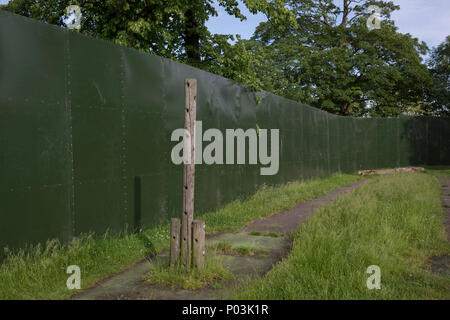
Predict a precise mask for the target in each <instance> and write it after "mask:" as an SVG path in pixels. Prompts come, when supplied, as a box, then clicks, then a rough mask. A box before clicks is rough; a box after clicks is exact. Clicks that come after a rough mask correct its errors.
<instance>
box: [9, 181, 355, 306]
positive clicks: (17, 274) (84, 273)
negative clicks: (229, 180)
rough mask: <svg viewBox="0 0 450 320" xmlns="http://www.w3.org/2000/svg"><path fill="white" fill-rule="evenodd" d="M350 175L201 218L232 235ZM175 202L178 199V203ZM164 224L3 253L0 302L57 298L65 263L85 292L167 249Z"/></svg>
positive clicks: (277, 190) (62, 290)
mask: <svg viewBox="0 0 450 320" xmlns="http://www.w3.org/2000/svg"><path fill="white" fill-rule="evenodd" d="M358 179H359V177H358V176H356V175H342V174H336V175H333V176H331V177H328V178H326V179H315V180H309V181H305V182H301V183H300V182H292V183H288V184H286V185H282V186H279V187H263V188H261V189H260V190H259V191H258V192H257V193H256V194H255V195H253V196H252V197H250V198H249V199H247V200H238V201H234V202H232V203H231V204H229V205H227V206H225V207H223V208H221V209H219V210H218V211H217V212H210V213H207V214H205V215H203V216H202V217H201V219H203V220H205V221H206V225H207V232H208V233H209V234H211V233H214V232H218V231H235V230H238V229H240V228H242V227H244V226H245V225H246V224H248V223H250V222H251V221H253V220H255V219H258V218H261V217H265V216H268V215H270V214H271V213H273V212H277V211H281V210H286V209H289V208H291V207H292V206H294V205H295V204H296V203H298V202H301V201H306V200H310V199H312V198H314V197H315V196H317V195H322V194H326V193H328V192H330V191H331V190H333V189H335V188H337V187H340V186H343V185H348V184H351V183H352V182H354V181H356V180H358ZM180 201H181V199H180ZM169 232H170V231H169V226H168V225H163V226H159V227H156V228H152V229H149V230H146V231H144V232H143V233H140V234H127V235H112V234H106V235H104V236H100V237H99V236H95V237H94V236H93V235H82V236H80V237H78V238H75V239H73V241H72V242H71V243H69V244H66V245H62V244H60V243H59V242H58V241H55V240H52V241H49V242H48V243H47V244H46V245H44V246H35V247H29V248H26V249H25V250H20V251H11V252H7V257H6V258H5V259H4V261H3V263H2V264H1V265H0V299H61V298H67V297H70V296H71V295H72V294H74V293H76V292H77V291H76V290H68V289H67V288H66V280H67V278H68V276H69V275H68V274H66V269H67V267H68V266H69V265H78V266H79V267H80V269H81V287H82V288H86V287H89V286H91V285H93V284H94V283H95V282H97V281H99V280H101V279H102V278H104V277H107V276H109V275H111V274H114V273H116V272H119V271H121V270H123V269H125V268H127V267H129V266H131V265H132V264H133V263H135V262H136V261H138V260H140V259H143V258H144V257H146V256H147V255H149V254H150V253H152V252H159V251H161V250H162V249H164V248H167V247H168V245H169V236H170V234H169Z"/></svg>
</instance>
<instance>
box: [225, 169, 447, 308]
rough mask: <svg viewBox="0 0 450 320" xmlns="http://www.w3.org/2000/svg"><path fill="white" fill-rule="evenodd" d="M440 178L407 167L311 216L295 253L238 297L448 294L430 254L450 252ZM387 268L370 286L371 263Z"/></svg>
mask: <svg viewBox="0 0 450 320" xmlns="http://www.w3.org/2000/svg"><path fill="white" fill-rule="evenodd" d="M444 214H445V213H444V211H443V209H442V203H441V197H440V185H439V182H438V181H437V179H436V178H435V177H433V176H431V175H428V174H423V173H400V174H392V175H385V176H379V177H376V178H373V179H370V181H368V182H367V183H366V184H365V185H363V186H362V187H361V188H358V189H356V190H354V192H352V193H350V194H348V195H346V196H344V197H342V198H339V199H337V200H336V201H335V202H333V204H332V205H330V206H328V207H325V208H323V209H321V210H320V211H318V212H317V213H316V214H314V216H312V217H311V218H310V219H309V220H308V222H307V223H306V224H304V225H302V226H301V227H300V228H299V229H298V230H296V232H295V233H294V235H293V239H294V243H293V248H292V251H291V253H290V254H289V256H288V257H287V258H286V259H284V260H283V261H282V262H280V263H279V264H277V265H276V267H275V268H274V269H272V270H271V271H270V272H269V273H268V274H267V275H266V276H265V277H263V278H261V279H259V280H257V281H255V282H247V283H243V284H241V285H240V286H239V287H238V288H237V289H236V291H235V294H234V296H233V297H234V298H239V299H449V298H450V290H449V287H450V279H449V278H445V277H443V276H440V275H437V274H434V273H431V272H430V271H429V257H431V256H436V255H445V254H450V245H449V243H448V242H447V241H446V236H445V232H444V229H443V224H442V221H443V217H444ZM370 265H377V266H379V267H380V268H381V289H380V290H369V289H367V287H366V281H367V279H368V277H369V276H370V275H369V274H367V273H366V270H367V267H368V266H370Z"/></svg>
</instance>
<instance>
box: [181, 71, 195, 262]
mask: <svg viewBox="0 0 450 320" xmlns="http://www.w3.org/2000/svg"><path fill="white" fill-rule="evenodd" d="M196 109H197V80H196V79H186V81H185V84H184V131H185V133H184V143H185V144H184V149H183V158H184V159H183V161H184V165H183V213H182V217H181V263H182V264H183V266H184V267H186V268H187V269H189V268H190V266H191V248H192V220H193V218H194V180H195V118H196Z"/></svg>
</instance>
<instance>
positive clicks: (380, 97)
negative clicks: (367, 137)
mask: <svg viewBox="0 0 450 320" xmlns="http://www.w3.org/2000/svg"><path fill="white" fill-rule="evenodd" d="M338 2H339V3H340V5H338V4H337V3H338ZM287 4H288V7H289V8H290V9H291V10H292V12H293V14H294V16H295V18H296V22H297V24H296V26H289V27H286V28H284V29H280V28H279V27H278V25H277V24H278V23H277V21H274V20H271V19H268V21H267V22H264V23H261V24H260V25H259V26H258V27H257V29H256V31H255V33H254V36H253V38H252V41H253V49H252V50H254V51H255V52H261V51H262V52H263V53H262V54H261V55H262V56H264V57H266V60H269V61H272V63H271V64H267V63H262V64H261V65H259V66H258V68H257V70H258V74H259V78H261V79H264V80H263V87H264V89H266V90H268V91H271V92H274V93H276V94H279V95H282V96H286V97H288V98H291V99H295V100H298V101H301V102H307V103H311V104H313V105H314V106H316V107H318V108H321V109H324V110H327V111H329V112H332V113H336V114H340V115H355V116H363V115H370V116H396V115H399V114H403V113H405V112H406V110H407V109H408V106H410V105H411V104H418V103H419V102H421V101H423V99H424V95H425V91H426V88H427V86H429V85H430V83H431V78H430V76H429V72H428V69H427V67H426V65H425V64H423V63H422V59H421V57H420V54H425V53H426V52H427V50H428V48H427V47H426V45H425V43H419V41H418V40H417V39H415V38H412V37H411V36H410V35H409V34H401V33H399V32H397V28H396V27H395V25H394V23H393V21H391V20H390V14H391V12H392V11H393V10H396V9H398V6H395V5H394V4H393V3H392V2H388V1H367V0H366V1H365V0H360V1H352V0H341V1H332V0H303V1H293V0H291V1H288V2H287ZM370 5H377V6H378V7H379V8H380V18H382V21H381V25H380V27H381V28H380V29H375V30H370V29H369V28H368V27H367V19H368V18H369V16H370V14H371V13H369V12H368V8H369V6H370Z"/></svg>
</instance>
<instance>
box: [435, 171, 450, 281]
mask: <svg viewBox="0 0 450 320" xmlns="http://www.w3.org/2000/svg"><path fill="white" fill-rule="evenodd" d="M439 182H440V183H441V187H442V206H443V208H444V210H445V211H446V212H447V215H446V216H445V217H444V228H445V232H446V233H447V240H448V241H450V178H439ZM431 271H433V272H435V273H439V274H442V275H445V276H447V277H450V256H449V255H446V256H440V257H432V258H431Z"/></svg>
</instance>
